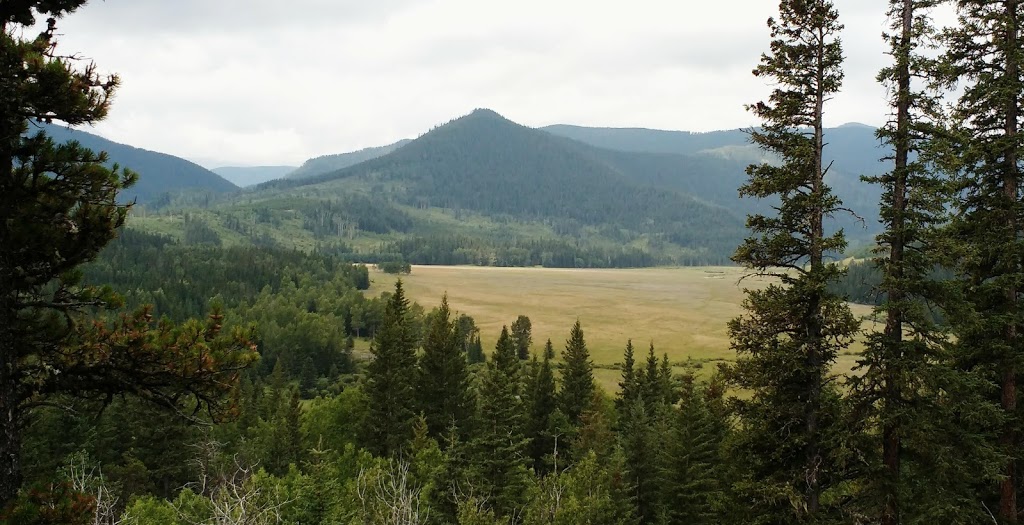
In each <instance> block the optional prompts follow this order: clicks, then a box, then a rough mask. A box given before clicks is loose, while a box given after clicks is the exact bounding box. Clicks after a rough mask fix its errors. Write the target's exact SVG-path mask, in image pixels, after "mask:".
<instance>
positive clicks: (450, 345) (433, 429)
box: [416, 295, 476, 438]
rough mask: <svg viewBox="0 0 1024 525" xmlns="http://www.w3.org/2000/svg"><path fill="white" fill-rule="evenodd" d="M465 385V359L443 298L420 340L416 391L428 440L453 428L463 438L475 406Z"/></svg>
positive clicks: (446, 302)
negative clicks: (420, 350) (420, 351)
mask: <svg viewBox="0 0 1024 525" xmlns="http://www.w3.org/2000/svg"><path fill="white" fill-rule="evenodd" d="M469 383H470V378H469V371H468V369H467V365H466V356H465V355H464V354H463V352H462V342H461V341H460V340H459V333H458V329H457V327H456V326H455V322H454V321H453V320H452V318H451V310H450V309H449V308H448V296H447V295H445V296H444V297H443V298H442V299H441V306H440V307H439V308H438V309H437V311H436V312H434V315H433V316H431V319H430V324H429V326H427V331H426V334H425V336H424V338H423V354H422V356H421V357H420V366H419V377H418V388H417V389H416V395H417V399H418V404H419V412H420V413H421V414H423V417H424V419H425V420H426V422H427V428H428V429H429V435H430V436H431V437H433V438H439V437H440V436H442V435H443V434H444V432H446V431H447V430H448V429H449V428H450V427H451V426H453V425H454V426H455V427H456V428H458V429H459V432H460V433H461V435H462V436H463V437H465V436H466V435H467V434H466V432H467V431H468V425H469V421H470V418H471V417H472V415H473V409H474V406H475V404H476V402H475V400H474V399H473V397H472V391H471V390H470V384H469Z"/></svg>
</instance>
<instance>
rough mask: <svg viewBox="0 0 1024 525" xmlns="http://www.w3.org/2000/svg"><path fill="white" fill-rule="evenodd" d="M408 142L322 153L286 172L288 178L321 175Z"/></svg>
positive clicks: (366, 159)
mask: <svg viewBox="0 0 1024 525" xmlns="http://www.w3.org/2000/svg"><path fill="white" fill-rule="evenodd" d="M409 142H412V141H411V140H409V139H405V140H400V141H398V142H396V143H394V144H388V145H387V146H378V147H375V148H363V149H361V150H359V151H352V152H348V153H338V154H335V155H323V156H320V157H314V158H312V159H309V160H307V161H306V162H303V163H302V166H299V167H298V168H296V169H295V170H293V171H291V172H289V173H288V174H287V178H289V179H306V178H310V177H316V176H317V175H323V174H324V173H330V172H332V171H335V170H340V169H343V168H347V167H349V166H355V165H356V164H359V163H360V162H366V161H368V160H371V159H375V158H377V157H380V156H383V155H387V154H388V153H391V152H392V151H395V150H396V149H398V148H401V147H402V146H405V145H406V144H408V143H409Z"/></svg>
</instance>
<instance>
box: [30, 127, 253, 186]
mask: <svg viewBox="0 0 1024 525" xmlns="http://www.w3.org/2000/svg"><path fill="white" fill-rule="evenodd" d="M41 128H42V129H43V131H45V132H46V134H47V135H49V136H50V137H52V138H53V140H54V141H56V142H58V143H63V142H67V141H69V140H77V141H78V142H79V143H80V144H81V145H83V146H85V147H87V148H89V149H92V150H94V151H106V152H107V154H108V155H109V157H110V162H111V163H114V164H119V165H120V166H122V167H124V168H129V169H131V170H133V171H135V172H137V173H138V174H139V181H138V182H137V183H135V185H134V186H132V187H131V188H128V189H127V190H125V191H123V192H121V198H122V199H124V200H125V201H130V200H132V199H137V200H138V201H139V202H141V203H145V202H150V201H153V200H156V199H157V198H160V197H162V196H163V195H164V194H174V193H178V192H181V191H186V190H188V191H208V192H213V193H225V192H230V191H234V190H237V189H238V187H237V186H235V185H234V184H232V183H231V182H228V181H227V180H226V179H224V178H223V177H221V176H220V175H217V174H216V173H214V172H212V171H210V170H208V169H206V168H204V167H202V166H200V165H198V164H196V163H194V162H190V161H187V160H185V159H182V158H180V157H175V156H173V155H168V154H166V153H160V152H156V151H149V150H145V149H141V148H135V147H132V146H128V145H125V144H119V143H117V142H113V141H110V140H107V139H105V138H103V137H100V136H99V135H94V134H92V133H88V132H85V131H81V130H74V129H69V128H67V127H64V126H58V125H52V124H42V125H41ZM34 129H35V128H34V127H31V128H30V129H29V132H33V131H34Z"/></svg>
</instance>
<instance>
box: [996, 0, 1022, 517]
mask: <svg viewBox="0 0 1024 525" xmlns="http://www.w3.org/2000/svg"><path fill="white" fill-rule="evenodd" d="M1017 5H1018V0H1007V1H1006V4H1005V6H1006V20H1007V27H1006V35H1005V38H1006V76H1007V77H1008V78H1010V79H1012V80H1013V81H1014V82H1016V81H1017V79H1018V77H1019V74H1020V64H1018V63H1017V60H1018V56H1017V53H1019V52H1020V51H1019V50H1018V49H1017V46H1018V45H1019V43H1018V39H1017V31H1018V20H1017ZM1017 104H1018V101H1017V98H1016V97H1015V96H1011V97H1007V101H1006V120H1005V130H1004V132H1005V133H1006V137H1007V139H1011V140H1007V144H1010V146H1009V147H1008V148H1007V151H1006V156H1005V161H1006V170H1005V172H1004V173H1003V191H1004V192H1005V195H1006V199H1007V209H1008V213H1007V219H1006V220H1007V225H1006V226H1007V233H1008V235H1010V236H1012V237H1011V239H1010V240H1011V242H1016V241H1017V239H1018V237H1019V235H1020V234H1019V232H1018V227H1017V216H1016V213H1017V206H1018V198H1017V185H1018V177H1019V173H1018V172H1019V170H1018V167H1017V151H1016V145H1015V144H1014V141H1013V140H1012V139H1013V138H1014V137H1016V135H1017V125H1018V119H1019V116H1018V106H1017ZM1015 264H1016V267H1015V268H1013V269H1012V270H1011V271H1013V272H1015V273H1016V272H1020V271H1022V268H1021V267H1020V263H1019V262H1016V263H1015ZM1006 300H1007V302H1008V304H1007V306H1008V307H1009V308H1010V311H1011V312H1012V313H1013V314H1014V315H1016V314H1017V311H1018V309H1019V300H1018V298H1017V287H1016V286H1008V287H1007V289H1006ZM1017 332H1018V330H1017V324H1016V322H1015V321H1011V322H1010V324H1009V326H1007V327H1006V340H1007V343H1009V345H1010V348H1013V349H1014V350H1017V347H1018V345H1019V342H1018V339H1019V337H1018V333H1017ZM1001 383H1002V385H1001V386H1002V400H1001V401H1002V403H1001V404H1002V408H1003V410H1004V411H1005V412H1006V414H1007V416H1008V418H1009V421H1008V422H1007V426H1006V428H1005V429H1003V435H1002V436H1001V438H1000V443H1001V444H1002V445H1003V450H1004V452H1005V453H1006V454H1007V456H1008V458H1009V459H1008V460H1007V462H1006V468H1005V471H1004V478H1003V481H1002V482H1001V484H1000V487H999V517H1000V519H1002V520H1003V522H1004V523H1017V457H1016V456H1017V450H1016V449H1017V432H1016V425H1017V421H1016V419H1017V368H1016V363H1015V362H1014V361H1012V360H1011V362H1009V363H1006V365H1005V368H1004V370H1003V377H1002V378H1001Z"/></svg>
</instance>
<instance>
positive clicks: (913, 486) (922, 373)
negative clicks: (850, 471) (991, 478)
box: [851, 0, 980, 525]
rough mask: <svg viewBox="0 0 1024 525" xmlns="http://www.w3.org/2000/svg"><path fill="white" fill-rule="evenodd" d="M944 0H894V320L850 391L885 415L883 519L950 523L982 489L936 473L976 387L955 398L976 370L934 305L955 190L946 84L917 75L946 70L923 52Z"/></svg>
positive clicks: (885, 240) (873, 488)
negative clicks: (948, 175) (939, 158)
mask: <svg viewBox="0 0 1024 525" xmlns="http://www.w3.org/2000/svg"><path fill="white" fill-rule="evenodd" d="M940 3H942V2H941V0H890V2H889V11H888V16H889V20H890V30H891V32H890V33H887V34H886V35H885V39H886V41H887V42H888V44H889V47H890V52H889V54H890V56H891V57H892V64H890V65H889V66H887V67H885V68H884V69H883V70H882V71H881V72H880V73H879V76H878V78H879V81H880V82H882V83H883V84H884V85H885V86H886V87H887V88H888V90H889V97H890V108H891V111H892V116H891V119H890V121H889V122H888V123H887V124H886V125H885V126H883V127H882V128H880V129H879V130H878V136H879V138H880V139H881V140H882V141H883V143H884V144H885V145H886V146H887V148H888V149H889V150H890V151H891V153H890V155H891V156H890V157H888V158H887V160H889V161H891V162H892V169H891V170H890V171H889V172H888V173H886V174H884V175H881V176H878V177H872V178H867V179H866V180H867V181H868V182H872V183H874V184H878V185H879V186H881V189H882V190H883V193H882V201H881V206H880V211H881V221H882V223H883V225H884V228H885V229H884V231H883V232H882V233H881V234H880V235H879V236H878V237H877V244H878V247H879V248H878V251H877V253H878V257H877V258H876V259H875V265H876V267H877V268H878V269H879V271H880V273H881V276H882V283H881V285H880V289H879V290H878V291H879V292H880V293H882V297H883V301H882V303H881V305H880V306H879V307H877V308H876V312H877V313H878V314H879V316H880V317H882V318H884V319H885V326H884V328H883V329H882V330H880V331H875V332H872V333H869V334H868V341H867V347H866V349H865V351H864V353H863V355H862V358H861V360H860V361H859V364H858V367H859V369H860V370H861V372H860V373H857V374H854V376H853V377H852V378H851V392H852V396H853V399H854V401H855V402H856V404H857V405H858V407H860V409H859V410H856V411H855V412H854V414H855V415H856V417H857V418H858V419H860V420H861V421H863V420H864V419H866V418H870V419H871V420H872V421H877V427H878V428H877V429H872V434H871V435H872V436H873V439H872V443H873V446H872V449H873V450H878V451H880V457H881V464H880V466H879V469H878V470H874V469H869V470H868V471H866V472H865V473H864V476H863V481H864V488H865V490H864V494H865V495H866V496H867V497H868V498H869V499H870V500H871V502H870V503H869V505H872V506H873V507H874V509H873V510H874V512H871V510H872V509H869V511H868V512H869V513H870V514H871V515H876V514H875V513H877V516H878V520H879V521H880V522H881V523H882V524H883V525H895V524H898V523H911V522H915V521H918V520H924V521H952V520H954V519H955V518H954V517H952V516H950V515H948V514H945V511H944V510H943V507H944V505H949V504H952V505H953V506H962V507H964V506H969V504H968V505H964V504H965V503H967V501H968V500H972V499H973V497H972V494H970V493H967V494H963V493H962V492H961V493H960V494H957V491H956V490H954V489H953V487H951V486H948V485H949V484H948V483H944V482H943V480H944V479H946V478H949V477H957V475H956V474H954V475H953V476H948V475H943V474H941V473H939V472H938V471H937V470H938V469H943V468H948V466H949V464H950V461H949V460H946V461H942V460H935V459H934V458H938V457H941V456H942V455H943V454H942V452H940V451H943V450H946V451H947V452H951V451H949V450H948V447H951V446H955V445H954V444H953V442H952V441H950V440H949V438H950V433H949V432H947V431H946V430H945V429H946V428H948V427H947V425H950V424H954V423H953V422H954V421H955V419H956V416H955V412H954V411H955V410H958V408H957V406H958V405H963V404H965V403H967V402H968V401H969V400H970V398H971V397H972V396H970V395H962V394H961V395H957V396H956V397H955V399H957V401H958V402H959V403H951V402H950V400H951V399H954V398H952V397H949V396H948V393H949V392H953V391H959V392H968V391H970V390H971V389H970V388H965V386H964V385H963V384H962V385H961V386H960V387H959V388H957V387H956V386H955V385H951V384H950V381H956V382H959V383H963V381H964V380H965V379H966V377H964V376H962V375H959V374H953V373H950V372H951V370H949V369H948V368H947V367H948V365H949V362H948V357H947V356H946V355H945V354H946V352H945V351H944V346H945V343H944V334H943V333H942V331H941V330H940V329H939V328H938V327H937V326H935V324H934V322H933V321H932V317H933V316H932V315H931V312H930V311H929V309H930V303H931V302H934V301H936V300H937V299H939V297H940V295H939V294H938V288H937V283H936V282H934V281H933V280H932V279H931V278H930V274H931V273H932V272H933V271H934V268H935V266H936V264H937V263H938V262H939V261H940V258H939V257H938V255H937V251H938V249H937V248H936V239H937V237H936V233H937V228H938V224H939V222H940V221H941V220H942V217H943V215H944V203H945V202H947V200H948V199H947V197H946V196H945V194H944V193H945V192H944V190H945V181H944V180H943V179H942V177H941V176H940V175H938V174H937V173H936V172H937V169H936V166H935V165H934V163H933V162H932V159H934V149H935V138H936V136H937V134H938V130H937V128H936V123H938V122H941V118H942V116H941V109H940V106H939V100H938V94H937V89H936V88H937V86H936V85H935V83H934V82H929V83H927V84H923V85H922V84H921V82H922V81H921V80H917V81H915V79H928V78H937V75H936V74H935V69H936V66H937V64H936V63H935V61H934V60H933V59H929V58H927V57H926V56H925V55H926V52H927V51H928V49H929V48H930V47H932V46H933V45H934V44H935V37H936V35H935V30H934V28H933V27H932V25H931V21H930V18H929V13H930V12H931V9H932V8H934V7H935V6H937V5H938V4H940ZM943 398H945V399H946V400H945V401H943ZM965 452H966V448H962V449H960V452H959V453H952V454H949V455H950V457H958V456H960V457H962V456H963V455H964V454H965ZM873 455H874V454H872V456H873ZM869 457H871V456H869ZM960 475H964V473H960ZM967 475H969V474H967ZM922 481H924V482H922ZM959 498H965V499H963V500H961V499H959ZM977 518H980V516H978V517H977Z"/></svg>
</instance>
